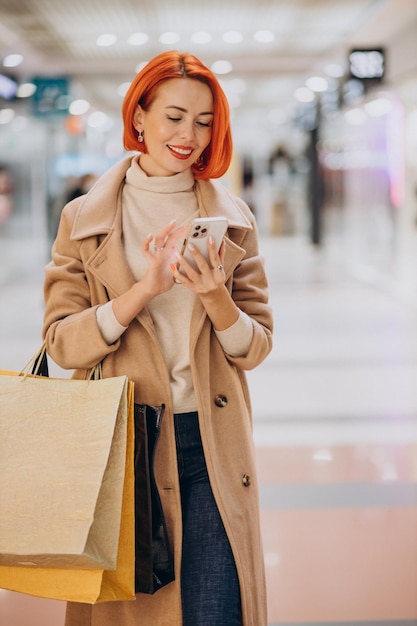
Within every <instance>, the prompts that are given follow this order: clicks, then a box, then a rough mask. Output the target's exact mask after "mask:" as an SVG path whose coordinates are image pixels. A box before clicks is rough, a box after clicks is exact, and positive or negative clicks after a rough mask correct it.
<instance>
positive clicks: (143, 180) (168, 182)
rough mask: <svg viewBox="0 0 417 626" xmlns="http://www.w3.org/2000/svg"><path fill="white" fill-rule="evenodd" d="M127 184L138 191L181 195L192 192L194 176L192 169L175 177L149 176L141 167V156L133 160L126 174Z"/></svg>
mask: <svg viewBox="0 0 417 626" xmlns="http://www.w3.org/2000/svg"><path fill="white" fill-rule="evenodd" d="M126 182H127V183H128V184H129V185H132V186H133V187H136V188H137V189H142V190H145V191H153V192H156V193H180V192H184V191H190V190H191V189H192V188H193V186H194V182H195V181H194V176H193V174H192V171H191V169H187V170H185V171H184V172H179V173H178V174H174V175H173V176H147V174H145V172H144V171H143V169H142V168H141V167H140V155H138V156H137V157H135V158H134V159H132V163H131V166H130V167H129V169H128V170H127V172H126Z"/></svg>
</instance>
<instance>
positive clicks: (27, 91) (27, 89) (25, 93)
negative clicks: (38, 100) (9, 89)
mask: <svg viewBox="0 0 417 626" xmlns="http://www.w3.org/2000/svg"><path fill="white" fill-rule="evenodd" d="M35 91H36V85H34V84H33V83H22V84H21V85H19V87H18V88H17V93H16V95H17V97H18V98H30V96H33V94H34V93H35Z"/></svg>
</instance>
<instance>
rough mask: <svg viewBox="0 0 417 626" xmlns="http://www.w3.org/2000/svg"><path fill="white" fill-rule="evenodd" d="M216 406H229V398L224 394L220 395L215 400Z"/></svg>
mask: <svg viewBox="0 0 417 626" xmlns="http://www.w3.org/2000/svg"><path fill="white" fill-rule="evenodd" d="M214 404H215V405H216V406H219V407H220V408H222V407H224V406H226V404H227V397H226V396H224V395H223V394H221V393H219V394H218V395H217V396H216V397H215V398H214Z"/></svg>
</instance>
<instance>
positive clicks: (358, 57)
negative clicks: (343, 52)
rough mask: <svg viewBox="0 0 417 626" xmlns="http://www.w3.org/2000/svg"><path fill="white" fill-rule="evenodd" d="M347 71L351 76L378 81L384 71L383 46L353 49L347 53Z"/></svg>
mask: <svg viewBox="0 0 417 626" xmlns="http://www.w3.org/2000/svg"><path fill="white" fill-rule="evenodd" d="M349 71H350V75H351V77H352V78H356V79H357V80H362V81H365V82H367V81H371V82H380V81H382V79H383V77H384V73H385V53H384V50H383V48H369V49H355V50H351V51H350V53H349Z"/></svg>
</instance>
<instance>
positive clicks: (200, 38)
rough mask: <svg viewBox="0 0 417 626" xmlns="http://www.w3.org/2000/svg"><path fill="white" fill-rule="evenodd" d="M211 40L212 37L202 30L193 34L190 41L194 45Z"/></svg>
mask: <svg viewBox="0 0 417 626" xmlns="http://www.w3.org/2000/svg"><path fill="white" fill-rule="evenodd" d="M211 40H212V36H211V35H210V33H207V32H205V31H203V30H200V31H198V32H197V33H193V34H192V35H191V41H193V42H194V43H209V41H211Z"/></svg>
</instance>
